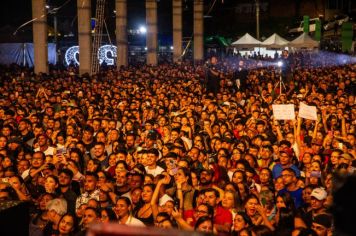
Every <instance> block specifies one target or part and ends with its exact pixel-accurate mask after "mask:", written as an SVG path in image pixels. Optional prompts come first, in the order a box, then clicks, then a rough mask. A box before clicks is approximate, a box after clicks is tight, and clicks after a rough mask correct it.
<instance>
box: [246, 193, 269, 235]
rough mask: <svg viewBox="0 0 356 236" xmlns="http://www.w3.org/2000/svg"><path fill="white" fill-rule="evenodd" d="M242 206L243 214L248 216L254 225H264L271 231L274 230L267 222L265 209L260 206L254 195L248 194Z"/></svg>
mask: <svg viewBox="0 0 356 236" xmlns="http://www.w3.org/2000/svg"><path fill="white" fill-rule="evenodd" d="M244 206H245V213H246V214H247V215H248V217H249V218H250V219H251V221H252V223H253V224H254V225H261V224H264V225H266V226H267V227H268V228H270V229H271V230H274V227H273V225H272V224H271V223H270V221H269V220H268V217H267V215H266V211H265V209H264V208H263V206H262V205H261V204H260V201H259V199H258V197H257V196H256V195H254V194H250V195H249V196H248V197H247V198H246V200H245V202H244Z"/></svg>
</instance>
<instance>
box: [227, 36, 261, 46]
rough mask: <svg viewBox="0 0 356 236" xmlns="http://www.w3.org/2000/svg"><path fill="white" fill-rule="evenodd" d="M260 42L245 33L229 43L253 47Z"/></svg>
mask: <svg viewBox="0 0 356 236" xmlns="http://www.w3.org/2000/svg"><path fill="white" fill-rule="evenodd" d="M260 44H261V41H258V40H257V39H255V38H254V37H252V36H251V35H249V34H248V33H246V34H245V35H244V36H242V37H241V38H240V39H238V40H237V41H235V42H233V43H232V44H231V45H232V46H233V47H237V48H253V47H259V46H260Z"/></svg>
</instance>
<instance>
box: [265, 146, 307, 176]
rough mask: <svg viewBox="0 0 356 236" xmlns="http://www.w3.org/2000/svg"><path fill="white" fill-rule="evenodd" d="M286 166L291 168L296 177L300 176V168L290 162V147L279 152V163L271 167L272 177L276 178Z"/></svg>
mask: <svg viewBox="0 0 356 236" xmlns="http://www.w3.org/2000/svg"><path fill="white" fill-rule="evenodd" d="M286 168H291V169H293V171H294V173H295V174H296V177H299V176H300V170H299V169H298V167H297V166H295V165H294V164H293V163H292V151H291V149H290V148H285V149H284V150H283V151H280V152H279V163H277V164H276V165H274V166H273V169H272V172H273V178H274V179H277V178H278V177H279V176H280V175H281V173H282V171H283V170H284V169H286Z"/></svg>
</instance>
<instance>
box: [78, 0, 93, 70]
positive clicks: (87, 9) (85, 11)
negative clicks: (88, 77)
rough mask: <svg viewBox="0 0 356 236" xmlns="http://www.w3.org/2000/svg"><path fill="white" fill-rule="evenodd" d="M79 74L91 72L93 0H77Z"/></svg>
mask: <svg viewBox="0 0 356 236" xmlns="http://www.w3.org/2000/svg"><path fill="white" fill-rule="evenodd" d="M77 10H78V42H79V63H80V64H79V74H80V75H82V74H84V73H89V74H90V72H91V70H90V68H91V51H92V50H91V48H92V43H91V22H90V21H91V0H77Z"/></svg>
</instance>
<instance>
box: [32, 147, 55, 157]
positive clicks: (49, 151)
mask: <svg viewBox="0 0 356 236" xmlns="http://www.w3.org/2000/svg"><path fill="white" fill-rule="evenodd" d="M55 150H56V148H54V147H48V148H47V149H46V150H45V151H44V152H43V153H44V154H45V156H48V155H51V156H53V155H54V152H55ZM38 151H41V150H40V148H39V147H38V148H36V149H35V152H38Z"/></svg>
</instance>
